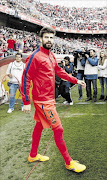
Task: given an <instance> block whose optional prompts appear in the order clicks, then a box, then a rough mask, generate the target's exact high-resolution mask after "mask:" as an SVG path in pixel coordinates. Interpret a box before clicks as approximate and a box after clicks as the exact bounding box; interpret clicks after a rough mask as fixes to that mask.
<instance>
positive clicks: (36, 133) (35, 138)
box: [30, 122, 43, 157]
mask: <svg viewBox="0 0 107 180" xmlns="http://www.w3.org/2000/svg"><path fill="white" fill-rule="evenodd" d="M42 130H43V126H42V124H41V123H40V122H37V123H36V125H35V127H34V130H33V134H32V147H31V151H30V156H31V157H36V155H37V151H38V146H39V142H40V138H41V134H42Z"/></svg>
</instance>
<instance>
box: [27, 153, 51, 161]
mask: <svg viewBox="0 0 107 180" xmlns="http://www.w3.org/2000/svg"><path fill="white" fill-rule="evenodd" d="M48 160H49V157H48V156H42V155H40V154H37V155H36V157H31V156H30V155H29V157H28V161H29V162H34V161H40V162H42V161H48Z"/></svg>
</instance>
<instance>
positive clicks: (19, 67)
mask: <svg viewBox="0 0 107 180" xmlns="http://www.w3.org/2000/svg"><path fill="white" fill-rule="evenodd" d="M15 57H16V60H15V61H14V62H11V63H10V64H9V66H8V68H7V71H6V74H7V75H8V77H9V82H8V86H9V92H10V101H9V109H8V111H7V113H12V111H14V105H15V94H16V91H17V89H19V91H20V83H21V77H22V73H23V70H24V67H25V64H24V63H23V62H22V54H21V53H17V54H16V55H15ZM21 109H22V111H23V102H22V101H21Z"/></svg>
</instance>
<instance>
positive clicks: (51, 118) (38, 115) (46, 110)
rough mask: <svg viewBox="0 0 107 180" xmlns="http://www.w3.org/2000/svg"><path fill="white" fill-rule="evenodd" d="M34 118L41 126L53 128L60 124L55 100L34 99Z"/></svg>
mask: <svg viewBox="0 0 107 180" xmlns="http://www.w3.org/2000/svg"><path fill="white" fill-rule="evenodd" d="M34 106H35V114H34V120H35V121H37V122H41V123H42V125H43V128H50V127H51V128H52V129H53V128H55V127H57V126H59V125H60V124H61V121H60V119H59V116H58V113H57V111H56V107H55V101H54V100H52V101H48V102H40V101H38V102H37V101H34Z"/></svg>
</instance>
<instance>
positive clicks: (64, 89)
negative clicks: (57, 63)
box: [60, 56, 73, 105]
mask: <svg viewBox="0 0 107 180" xmlns="http://www.w3.org/2000/svg"><path fill="white" fill-rule="evenodd" d="M63 68H64V69H65V71H66V72H67V73H68V74H72V72H73V64H72V63H71V62H70V58H69V56H65V57H64V61H63ZM70 87H71V83H70V82H69V81H65V80H62V81H61V85H60V90H61V96H62V97H63V98H65V101H64V102H63V104H65V105H66V104H69V105H73V100H72V97H71V92H70Z"/></svg>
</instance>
